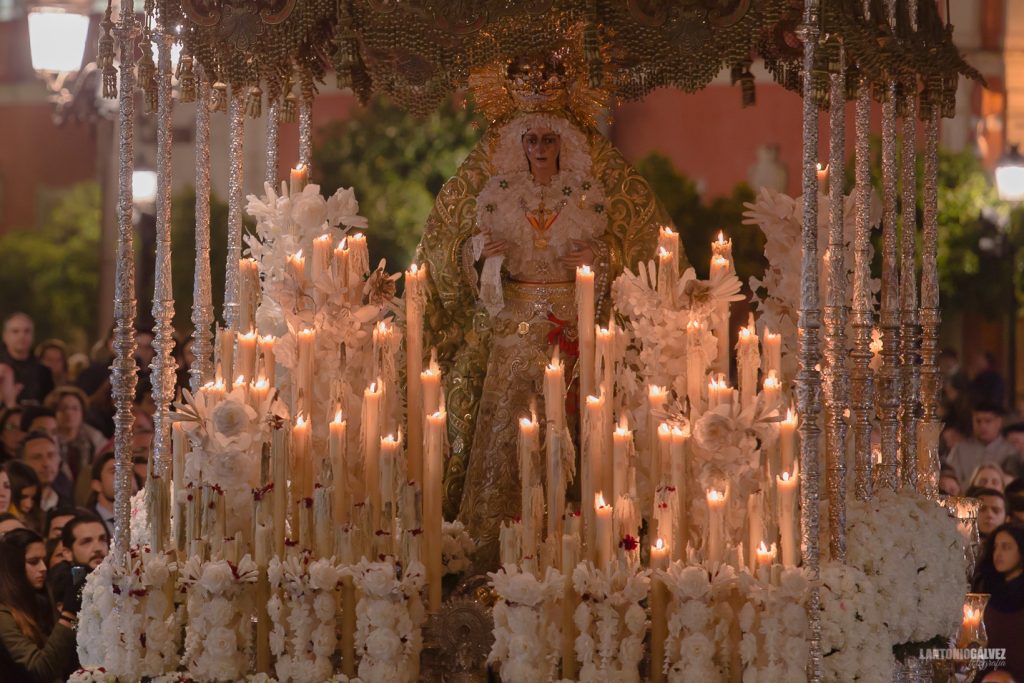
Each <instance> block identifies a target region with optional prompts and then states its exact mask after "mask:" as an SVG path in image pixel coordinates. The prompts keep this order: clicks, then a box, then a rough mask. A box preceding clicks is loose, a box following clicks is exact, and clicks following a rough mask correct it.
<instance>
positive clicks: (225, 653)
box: [205, 626, 238, 659]
mask: <svg viewBox="0 0 1024 683" xmlns="http://www.w3.org/2000/svg"><path fill="white" fill-rule="evenodd" d="M205 645H206V652H207V654H208V655H209V656H210V657H211V658H213V659H233V658H234V657H235V656H236V654H237V647H238V645H237V639H236V638H235V632H234V631H233V630H232V629H230V628H226V627H224V626H216V627H214V628H212V629H210V631H209V632H208V633H207V634H206V643H205Z"/></svg>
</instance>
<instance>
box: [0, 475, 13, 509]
mask: <svg viewBox="0 0 1024 683" xmlns="http://www.w3.org/2000/svg"><path fill="white" fill-rule="evenodd" d="M10 507H11V477H10V475H8V474H7V470H6V469H4V468H3V467H0V512H7V510H8V509H10Z"/></svg>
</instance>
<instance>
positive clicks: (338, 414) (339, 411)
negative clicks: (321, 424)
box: [334, 408, 342, 424]
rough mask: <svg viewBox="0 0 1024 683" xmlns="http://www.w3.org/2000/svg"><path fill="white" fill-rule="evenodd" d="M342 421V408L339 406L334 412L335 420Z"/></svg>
mask: <svg viewBox="0 0 1024 683" xmlns="http://www.w3.org/2000/svg"><path fill="white" fill-rule="evenodd" d="M341 421H342V418H341V408H338V410H337V411H335V413H334V422H335V423H336V424H341Z"/></svg>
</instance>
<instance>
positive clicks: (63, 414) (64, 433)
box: [46, 385, 108, 505]
mask: <svg viewBox="0 0 1024 683" xmlns="http://www.w3.org/2000/svg"><path fill="white" fill-rule="evenodd" d="M46 405H47V406H48V407H50V408H51V409H52V410H53V411H54V412H55V413H56V415H57V443H58V445H59V446H60V455H61V460H63V461H64V464H65V465H67V468H68V469H69V470H70V473H69V474H70V478H71V480H72V481H73V482H74V496H73V497H74V500H75V504H76V505H84V504H85V501H86V499H87V498H88V497H89V470H90V468H91V467H92V463H93V461H94V460H95V459H96V455H97V454H98V453H99V452H100V451H101V450H103V448H104V447H105V446H106V445H107V441H108V439H107V438H106V437H105V436H103V434H101V433H100V431H99V430H98V429H96V428H95V427H93V426H91V425H88V424H86V423H85V411H86V409H87V406H88V398H87V397H86V395H85V392H84V391H82V390H81V389H79V388H78V387H74V386H70V385H68V386H62V387H57V388H56V389H54V390H53V393H51V394H50V395H49V396H47V397H46ZM62 469H63V468H62Z"/></svg>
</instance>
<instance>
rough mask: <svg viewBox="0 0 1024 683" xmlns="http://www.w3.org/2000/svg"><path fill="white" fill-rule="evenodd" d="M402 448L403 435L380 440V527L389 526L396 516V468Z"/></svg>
mask: <svg viewBox="0 0 1024 683" xmlns="http://www.w3.org/2000/svg"><path fill="white" fill-rule="evenodd" d="M401 448H402V435H401V434H399V435H398V436H395V435H394V434H388V435H387V436H384V437H381V440H380V469H379V472H380V480H379V484H380V509H381V513H382V514H381V519H380V526H381V528H383V525H389V524H390V521H391V519H392V517H394V514H395V500H396V496H395V478H396V472H395V466H396V465H397V463H398V457H399V455H400V453H401ZM389 513H390V514H389Z"/></svg>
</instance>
